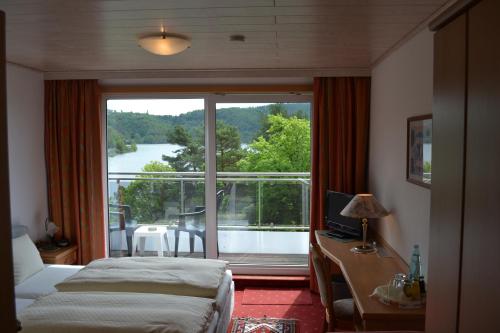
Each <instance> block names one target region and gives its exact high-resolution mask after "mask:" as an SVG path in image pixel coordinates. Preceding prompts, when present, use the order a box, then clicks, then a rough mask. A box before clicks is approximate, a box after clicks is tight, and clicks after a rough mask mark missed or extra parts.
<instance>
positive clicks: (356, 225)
mask: <svg viewBox="0 0 500 333" xmlns="http://www.w3.org/2000/svg"><path fill="white" fill-rule="evenodd" d="M353 197H354V195H351V194H347V193H341V192H335V191H327V192H326V216H325V220H326V224H327V226H328V227H330V228H331V229H333V231H334V232H335V233H339V234H343V235H347V236H351V237H355V238H359V237H361V235H362V227H361V222H360V220H359V219H354V218H351V217H345V216H342V215H340V212H341V211H342V209H344V208H345V206H347V204H348V203H349V202H350V201H351V199H352V198H353Z"/></svg>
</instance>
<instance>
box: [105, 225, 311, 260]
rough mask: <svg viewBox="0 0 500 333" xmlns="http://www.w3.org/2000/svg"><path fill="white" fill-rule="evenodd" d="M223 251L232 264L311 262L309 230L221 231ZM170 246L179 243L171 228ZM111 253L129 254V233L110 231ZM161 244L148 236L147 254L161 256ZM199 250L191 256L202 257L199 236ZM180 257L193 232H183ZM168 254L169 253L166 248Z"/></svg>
mask: <svg viewBox="0 0 500 333" xmlns="http://www.w3.org/2000/svg"><path fill="white" fill-rule="evenodd" d="M218 236H219V251H220V257H221V259H225V260H228V261H229V262H231V263H244V264H264V265H272V264H287V265H307V264H308V259H307V258H308V253H309V248H308V246H309V245H308V244H309V232H284V231H245V230H241V231H239V230H231V231H219V233H218ZM167 239H168V245H169V248H170V250H171V252H172V255H173V249H174V244H175V238H174V231H173V230H170V229H169V230H167ZM110 245H111V251H110V254H111V256H122V255H124V254H126V249H127V244H126V241H125V232H124V231H122V232H112V233H111V234H110ZM158 249H159V245H158V244H157V242H155V241H154V239H153V238H146V242H145V254H146V255H157V254H156V252H155V251H158ZM194 250H195V253H193V254H192V255H190V256H193V257H201V256H202V255H203V247H202V243H201V239H200V238H198V237H195V247H194ZM179 252H180V256H186V254H189V235H188V233H185V232H181V233H180V239H179ZM165 255H167V253H166V251H165Z"/></svg>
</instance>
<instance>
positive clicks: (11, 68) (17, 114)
mask: <svg viewBox="0 0 500 333" xmlns="http://www.w3.org/2000/svg"><path fill="white" fill-rule="evenodd" d="M43 89H44V88H43V74H42V73H41V72H37V71H34V70H31V69H27V68H24V67H20V66H16V65H12V64H8V65H7V117H8V126H9V127H8V139H9V169H10V170H9V171H10V195H11V198H10V199H11V209H12V223H16V224H23V225H26V226H28V228H29V234H30V236H31V238H32V239H33V240H38V239H40V238H42V237H43V236H44V235H45V231H44V227H43V222H44V221H45V218H46V217H47V185H46V173H45V157H44V156H45V154H44V141H43V140H44V139H43V138H44V134H43V133H44V112H43V99H44V96H43V91H44V90H43Z"/></svg>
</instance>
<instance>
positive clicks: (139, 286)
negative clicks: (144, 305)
mask: <svg viewBox="0 0 500 333" xmlns="http://www.w3.org/2000/svg"><path fill="white" fill-rule="evenodd" d="M226 269H227V263H226V262H225V261H221V260H212V259H204V260H200V259H192V258H170V257H159V258H155V257H147V258H143V257H141V258H135V257H132V258H107V259H99V260H95V261H92V262H91V263H89V264H88V265H87V266H85V267H84V268H83V269H82V270H80V271H79V272H77V273H76V274H74V275H73V276H71V277H69V278H67V279H66V280H64V281H63V282H61V283H58V284H56V285H55V287H56V289H57V290H58V291H65V292H68V291H108V292H109V291H113V292H138V293H157V294H169V295H183V296H196V297H208V298H215V297H216V296H217V292H218V289H219V286H220V285H221V282H222V280H223V278H224V274H225V272H226Z"/></svg>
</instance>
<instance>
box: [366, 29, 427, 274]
mask: <svg viewBox="0 0 500 333" xmlns="http://www.w3.org/2000/svg"><path fill="white" fill-rule="evenodd" d="M432 84H433V34H432V33H431V32H429V31H427V30H425V31H423V32H421V33H419V34H418V35H416V36H415V37H414V38H412V39H411V40H409V41H408V42H407V43H406V44H404V45H402V46H401V48H399V49H398V50H396V51H395V52H394V53H392V54H391V55H390V56H389V57H387V58H386V59H384V60H383V61H382V62H381V63H379V64H378V65H377V66H375V68H374V69H373V71H372V92H371V124H370V160H369V163H370V164H369V168H370V170H369V180H370V181H369V188H370V191H371V192H372V193H374V194H375V196H376V198H377V199H378V200H379V201H380V202H381V203H382V205H384V207H386V208H387V209H388V210H390V212H391V215H389V216H388V217H387V218H385V219H382V220H380V221H379V222H378V223H377V225H376V228H377V229H378V232H379V233H380V234H381V235H382V237H383V238H384V239H385V240H386V241H387V242H388V243H389V244H390V245H391V246H392V247H393V248H394V249H395V250H396V251H397V252H398V253H399V254H400V255H401V256H402V257H403V259H404V260H406V261H407V262H408V261H409V260H410V256H411V252H412V247H413V244H419V245H420V248H421V253H422V259H423V271H424V274H425V272H427V262H428V250H429V220H430V216H429V214H430V190H429V189H426V188H423V187H420V186H417V185H414V184H412V183H409V182H407V181H406V119H407V118H408V117H411V116H416V115H422V114H428V113H432Z"/></svg>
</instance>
